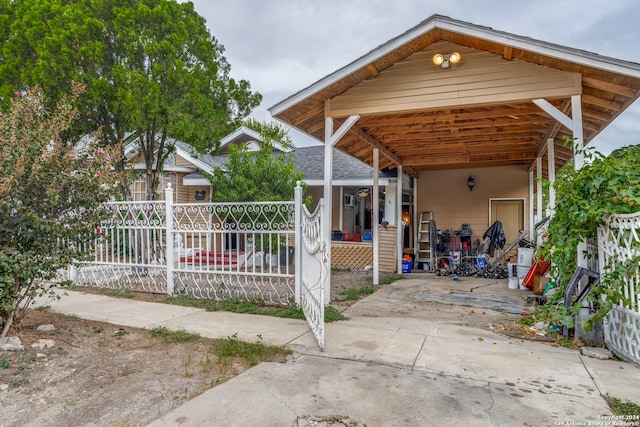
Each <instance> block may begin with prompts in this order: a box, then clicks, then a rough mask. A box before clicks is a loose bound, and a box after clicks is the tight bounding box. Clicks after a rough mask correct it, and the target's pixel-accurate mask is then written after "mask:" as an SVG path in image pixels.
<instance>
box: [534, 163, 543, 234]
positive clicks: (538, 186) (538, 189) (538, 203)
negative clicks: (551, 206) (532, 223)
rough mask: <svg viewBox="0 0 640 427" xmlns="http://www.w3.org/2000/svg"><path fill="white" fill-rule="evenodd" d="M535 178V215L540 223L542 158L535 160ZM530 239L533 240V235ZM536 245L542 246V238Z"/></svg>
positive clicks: (541, 214) (541, 211)
mask: <svg viewBox="0 0 640 427" xmlns="http://www.w3.org/2000/svg"><path fill="white" fill-rule="evenodd" d="M536 178H537V182H536V196H537V197H536V198H537V200H536V215H537V216H538V218H537V219H538V221H541V220H542V218H544V212H543V210H542V157H537V158H536ZM531 238H533V235H532V237H531ZM537 244H538V246H540V245H542V236H540V237H538V241H537Z"/></svg>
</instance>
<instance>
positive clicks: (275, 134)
mask: <svg viewBox="0 0 640 427" xmlns="http://www.w3.org/2000/svg"><path fill="white" fill-rule="evenodd" d="M245 124H246V125H247V126H248V127H250V128H252V129H253V130H255V131H257V132H260V136H261V139H262V143H261V145H260V150H258V151H250V150H248V149H247V147H246V146H245V145H242V146H240V147H238V146H236V145H231V146H229V158H228V160H227V161H226V162H225V164H224V165H223V167H216V168H215V169H214V171H213V175H209V176H207V178H208V179H209V181H210V182H211V187H212V188H213V196H212V201H214V202H266V201H287V200H293V196H294V188H295V186H296V182H297V181H302V179H303V178H304V175H303V173H302V172H300V171H296V170H295V164H294V162H293V160H294V157H295V153H293V152H284V151H283V152H280V153H274V151H273V144H274V142H278V143H280V144H282V145H283V146H285V147H291V139H290V138H289V135H288V134H287V132H286V130H284V129H283V128H282V127H280V126H278V125H277V124H276V123H263V122H259V121H256V120H253V119H249V120H247V121H246V122H245Z"/></svg>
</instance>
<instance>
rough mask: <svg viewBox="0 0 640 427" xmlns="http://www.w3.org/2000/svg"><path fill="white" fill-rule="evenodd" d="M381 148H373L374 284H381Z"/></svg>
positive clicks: (372, 223)
mask: <svg viewBox="0 0 640 427" xmlns="http://www.w3.org/2000/svg"><path fill="white" fill-rule="evenodd" d="M379 175H380V150H378V149H377V148H374V149H373V194H372V197H371V203H372V204H373V206H372V207H373V218H372V221H371V232H372V233H373V236H372V237H373V284H374V285H379V284H380V228H379V226H378V217H379V216H380V182H379V179H378V178H379Z"/></svg>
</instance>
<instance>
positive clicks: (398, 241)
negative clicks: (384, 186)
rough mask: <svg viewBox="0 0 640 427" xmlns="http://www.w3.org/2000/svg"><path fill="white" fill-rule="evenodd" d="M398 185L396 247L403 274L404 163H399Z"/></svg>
mask: <svg viewBox="0 0 640 427" xmlns="http://www.w3.org/2000/svg"><path fill="white" fill-rule="evenodd" d="M397 170H398V174H397V175H398V185H397V188H396V190H397V191H396V196H397V197H396V218H397V220H396V225H397V229H396V231H397V234H396V249H397V250H398V253H397V255H396V256H397V259H398V274H402V249H403V247H402V237H403V236H404V233H403V231H404V230H403V228H402V184H403V179H402V178H403V176H402V165H398V169H397Z"/></svg>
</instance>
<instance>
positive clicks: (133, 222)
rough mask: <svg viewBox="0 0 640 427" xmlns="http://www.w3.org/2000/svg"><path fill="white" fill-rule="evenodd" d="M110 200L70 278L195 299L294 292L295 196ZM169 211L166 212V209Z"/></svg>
mask: <svg viewBox="0 0 640 427" xmlns="http://www.w3.org/2000/svg"><path fill="white" fill-rule="evenodd" d="M165 200H166V202H165V201H160V202H156V201H153V202H114V203H109V204H108V205H107V208H108V209H111V210H113V215H112V217H111V219H110V220H109V221H108V222H105V223H104V224H101V225H100V227H99V235H100V237H99V239H97V240H96V241H95V242H93V244H91V245H87V247H86V248H85V250H86V251H87V252H89V253H90V254H91V257H92V258H93V259H92V260H91V261H88V262H83V263H82V264H81V265H80V267H78V268H77V269H74V271H72V273H71V279H72V280H73V281H74V283H75V284H78V285H84V286H96V287H103V288H113V289H118V288H120V289H132V290H137V291H143V292H153V293H167V294H170V295H172V294H180V293H182V294H189V295H192V296H194V297H197V298H209V299H216V300H221V299H232V298H240V299H245V300H261V301H265V302H267V303H275V304H283V305H284V304H289V303H291V302H292V301H293V298H294V288H293V287H294V266H293V260H294V241H295V234H294V223H295V221H294V218H295V216H294V212H295V207H294V202H263V203H199V204H173V202H172V200H173V195H172V189H171V187H170V186H169V187H168V188H167V194H166V197H165ZM167 212H170V215H167Z"/></svg>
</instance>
